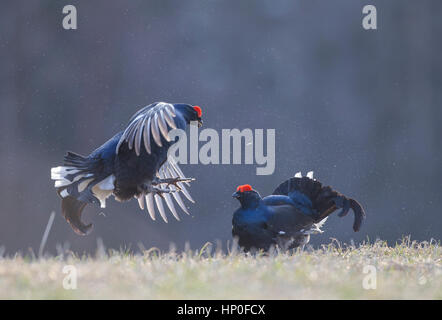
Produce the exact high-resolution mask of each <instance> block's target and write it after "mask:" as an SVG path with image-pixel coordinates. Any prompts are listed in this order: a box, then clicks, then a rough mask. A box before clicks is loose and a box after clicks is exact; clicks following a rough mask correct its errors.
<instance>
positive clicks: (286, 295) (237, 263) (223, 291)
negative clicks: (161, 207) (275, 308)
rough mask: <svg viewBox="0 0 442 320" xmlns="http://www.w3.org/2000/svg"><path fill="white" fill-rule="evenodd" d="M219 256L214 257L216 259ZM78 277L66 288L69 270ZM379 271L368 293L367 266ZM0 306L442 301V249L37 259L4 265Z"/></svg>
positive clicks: (407, 246)
mask: <svg viewBox="0 0 442 320" xmlns="http://www.w3.org/2000/svg"><path fill="white" fill-rule="evenodd" d="M212 251H213V252H212ZM66 265H73V266H75V267H76V270H77V272H78V280H77V289H76V290H65V289H63V285H62V283H63V278H64V277H65V276H66V274H64V273H63V268H64V266H66ZM366 265H372V266H375V267H376V270H377V277H376V279H377V280H376V281H377V288H376V289H375V290H366V289H364V288H363V286H362V282H363V279H364V277H365V276H367V274H364V273H363V269H364V266H366ZM0 298H1V299H129V298H130V299H442V268H441V248H440V243H439V242H436V241H431V242H420V243H418V242H411V241H410V240H409V239H408V238H405V239H404V240H403V241H402V242H401V243H398V244H397V245H396V246H394V247H389V246H387V244H386V243H385V242H382V241H376V242H375V243H374V244H362V245H360V246H358V247H354V246H343V245H341V244H339V243H337V242H334V243H331V244H329V245H327V246H323V247H322V248H321V249H317V250H312V251H308V252H307V251H304V252H296V253H293V254H284V253H273V254H271V255H270V256H263V255H256V256H251V255H244V254H241V253H236V252H231V253H229V254H223V253H221V252H216V250H211V248H210V246H209V247H205V248H203V249H202V250H200V251H196V252H195V251H193V252H192V251H187V252H185V253H181V254H175V253H173V252H169V253H164V254H160V253H159V252H158V251H156V250H153V249H151V250H148V251H144V253H143V254H136V255H134V254H130V253H128V252H121V251H120V252H115V251H108V252H107V253H105V252H104V251H103V249H102V248H101V249H100V250H98V253H97V255H96V256H95V257H76V256H75V255H72V254H69V255H67V256H66V255H65V256H62V255H61V256H58V257H52V258H41V259H35V258H30V257H23V256H16V257H12V258H11V257H3V258H0Z"/></svg>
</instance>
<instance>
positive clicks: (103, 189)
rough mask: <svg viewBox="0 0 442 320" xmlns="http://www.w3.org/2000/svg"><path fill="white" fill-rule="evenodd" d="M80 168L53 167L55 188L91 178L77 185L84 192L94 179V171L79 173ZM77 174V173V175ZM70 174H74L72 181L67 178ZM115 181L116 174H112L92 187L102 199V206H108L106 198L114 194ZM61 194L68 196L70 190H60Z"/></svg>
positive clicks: (52, 173)
mask: <svg viewBox="0 0 442 320" xmlns="http://www.w3.org/2000/svg"><path fill="white" fill-rule="evenodd" d="M79 172H80V170H78V169H77V168H75V167H70V166H59V167H55V168H51V179H52V180H55V183H54V187H55V188H61V187H68V186H70V185H71V184H73V183H75V182H77V181H79V180H80V179H82V178H89V179H85V180H83V181H81V182H80V183H79V184H78V186H77V191H78V192H79V193H81V192H83V191H84V190H85V189H86V188H87V187H88V185H89V184H90V183H91V182H92V181H93V180H94V178H93V176H94V175H93V174H92V173H81V174H77V173H79ZM75 174H76V175H75ZM68 175H74V177H73V179H72V181H71V180H69V179H67V176H68ZM114 182H115V176H114V175H113V174H112V175H110V176H108V177H106V178H105V179H103V180H102V181H100V182H99V183H97V184H96V185H95V186H94V187H92V193H93V194H94V196H95V197H96V198H97V199H98V200H99V201H100V206H101V208H106V199H107V198H108V197H109V196H110V195H111V194H112V192H113V190H114ZM60 196H61V197H62V198H66V197H67V196H69V192H68V190H67V189H63V190H61V192H60Z"/></svg>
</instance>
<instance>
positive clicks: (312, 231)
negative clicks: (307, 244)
mask: <svg viewBox="0 0 442 320" xmlns="http://www.w3.org/2000/svg"><path fill="white" fill-rule="evenodd" d="M327 219H328V217H325V218H324V219H322V220H321V221H319V222H318V223H314V224H313V225H312V226H311V228H310V229H308V230H303V233H304V234H318V233H323V232H324V231H322V230H321V228H322V226H323V225H324V223H325V222H326V221H327Z"/></svg>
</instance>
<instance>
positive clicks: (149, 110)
mask: <svg viewBox="0 0 442 320" xmlns="http://www.w3.org/2000/svg"><path fill="white" fill-rule="evenodd" d="M175 117H176V112H175V107H174V106H173V105H172V104H170V103H166V102H158V103H153V104H151V105H148V106H146V107H144V108H142V109H141V110H139V111H138V112H137V113H135V114H134V115H133V116H132V118H131V119H130V120H129V125H128V126H127V128H126V130H124V132H123V134H122V135H121V138H120V140H119V141H118V144H117V148H116V151H115V152H116V154H118V151H119V149H120V146H121V144H122V143H124V142H127V144H128V147H129V150H132V149H133V148H135V153H136V154H137V156H139V155H140V152H141V148H142V145H141V144H142V141H143V145H144V148H145V149H146V151H147V153H149V154H150V153H151V151H152V148H151V143H156V144H157V145H158V146H159V147H162V143H161V136H163V137H164V139H166V141H168V142H170V141H171V139H170V137H169V134H168V133H169V129H168V126H169V128H172V129H176V128H177V125H176V122H175V120H174V118H175Z"/></svg>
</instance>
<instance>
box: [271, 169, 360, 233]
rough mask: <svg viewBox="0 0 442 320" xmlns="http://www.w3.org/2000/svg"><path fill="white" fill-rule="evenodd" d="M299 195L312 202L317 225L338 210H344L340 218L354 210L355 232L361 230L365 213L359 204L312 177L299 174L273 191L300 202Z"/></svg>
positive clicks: (340, 213) (275, 193)
mask: <svg viewBox="0 0 442 320" xmlns="http://www.w3.org/2000/svg"><path fill="white" fill-rule="evenodd" d="M299 193H301V194H302V195H304V196H307V197H308V198H309V200H310V201H311V202H312V207H313V209H314V210H315V211H316V217H315V222H316V223H318V222H320V221H321V220H323V219H325V218H326V217H328V216H329V215H330V214H332V213H333V212H334V211H336V210H337V209H342V210H341V211H340V212H339V214H338V216H339V217H343V216H345V215H347V213H348V211H349V210H350V209H352V210H353V213H354V215H355V218H354V222H353V230H354V231H359V230H360V228H361V225H362V222H363V221H364V219H365V212H364V209H363V208H362V206H361V205H360V204H359V202H357V201H356V200H354V199H351V198H348V197H346V196H344V195H343V194H341V193H339V192H338V191H335V190H333V189H332V188H331V187H330V186H323V185H322V183H320V182H319V181H317V180H314V179H312V177H311V175H310V176H309V177H300V175H299V174H297V176H295V177H294V178H290V179H288V180H286V181H284V182H283V183H281V184H280V185H279V186H278V187H277V188H276V189H275V191H273V194H274V195H286V196H289V197H291V198H292V199H293V200H295V201H299V198H300V196H299Z"/></svg>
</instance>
